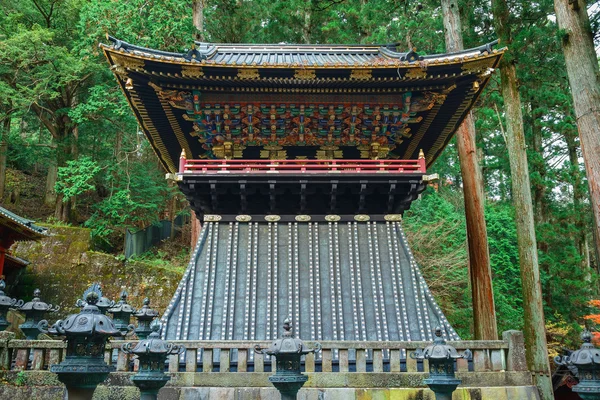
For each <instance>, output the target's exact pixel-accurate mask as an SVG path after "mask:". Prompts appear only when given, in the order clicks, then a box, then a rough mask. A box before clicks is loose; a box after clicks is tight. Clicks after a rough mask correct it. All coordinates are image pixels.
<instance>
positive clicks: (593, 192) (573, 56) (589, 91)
mask: <svg viewBox="0 0 600 400" xmlns="http://www.w3.org/2000/svg"><path fill="white" fill-rule="evenodd" d="M586 3H587V2H586V1H585V0H554V10H555V11H556V20H557V22H558V26H559V28H560V29H561V34H562V47H563V52H564V54H565V62H566V64H567V74H568V76H569V84H570V85H571V94H572V95H573V103H574V106H575V115H576V118H577V128H578V130H579V138H580V141H581V150H582V153H583V160H584V162H585V169H586V172H587V178H588V185H589V188H590V199H591V204H592V211H593V214H594V221H595V228H596V229H595V235H594V236H595V242H596V256H597V258H598V259H600V72H599V71H598V56H597V54H596V51H595V49H594V41H593V36H592V30H591V26H590V19H589V16H588V13H587V7H586Z"/></svg>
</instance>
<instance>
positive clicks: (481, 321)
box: [442, 0, 498, 340]
mask: <svg viewBox="0 0 600 400" xmlns="http://www.w3.org/2000/svg"><path fill="white" fill-rule="evenodd" d="M442 12H443V15H444V32H445V33H446V51H448V52H457V51H460V50H463V49H464V46H463V40H462V32H461V22H460V14H459V10H458V4H457V1H456V0H442ZM456 146H457V149H458V157H459V161H460V171H461V175H462V182H463V193H464V198H465V217H466V222H467V242H468V249H469V272H470V276H471V293H472V297H473V325H474V334H475V340H496V339H498V328H497V326H496V310H495V307H494V290H493V287H492V270H491V268H490V254H489V250H488V238H487V229H486V226H485V214H484V205H485V197H484V193H483V179H482V176H481V168H480V167H479V160H478V159H477V151H476V149H477V146H476V144H475V123H474V122H473V117H472V116H471V113H469V114H468V115H467V118H466V119H465V121H464V122H463V123H462V125H461V126H460V127H459V128H458V130H457V132H456Z"/></svg>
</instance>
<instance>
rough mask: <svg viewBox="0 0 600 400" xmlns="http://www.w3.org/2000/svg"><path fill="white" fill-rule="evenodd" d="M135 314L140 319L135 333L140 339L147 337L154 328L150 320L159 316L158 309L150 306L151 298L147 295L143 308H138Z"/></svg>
mask: <svg viewBox="0 0 600 400" xmlns="http://www.w3.org/2000/svg"><path fill="white" fill-rule="evenodd" d="M133 316H134V317H135V319H137V321H138V326H137V328H135V331H134V332H135V334H136V335H137V337H138V338H140V339H146V338H147V337H148V335H149V334H150V333H151V332H152V329H151V328H150V322H151V321H152V320H153V319H154V318H156V317H158V311H156V310H153V309H152V308H150V300H149V299H148V298H147V297H146V298H145V299H144V305H143V306H142V308H140V309H139V310H137V311H136V312H135V314H133Z"/></svg>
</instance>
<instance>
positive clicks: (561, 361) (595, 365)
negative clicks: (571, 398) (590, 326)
mask: <svg viewBox="0 0 600 400" xmlns="http://www.w3.org/2000/svg"><path fill="white" fill-rule="evenodd" d="M581 340H583V345H582V346H581V348H580V349H579V350H576V351H574V352H573V353H571V354H570V355H569V356H562V357H561V356H558V357H555V358H554V362H555V363H556V364H558V365H565V366H567V367H576V368H577V378H579V383H578V384H577V385H575V386H573V392H575V393H577V394H578V395H579V397H581V398H582V399H583V400H595V399H600V350H599V349H597V348H596V347H594V345H593V344H592V334H591V333H590V331H588V330H587V329H586V330H584V331H583V333H582V334H581Z"/></svg>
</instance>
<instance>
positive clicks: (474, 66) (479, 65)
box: [461, 58, 493, 74]
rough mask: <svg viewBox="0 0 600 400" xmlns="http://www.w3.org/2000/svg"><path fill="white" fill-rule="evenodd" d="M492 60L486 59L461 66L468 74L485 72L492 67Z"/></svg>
mask: <svg viewBox="0 0 600 400" xmlns="http://www.w3.org/2000/svg"><path fill="white" fill-rule="evenodd" d="M491 60H493V59H489V58H484V59H481V60H475V61H469V62H466V63H464V64H463V65H462V66H461V69H462V70H463V72H466V73H468V74H475V73H479V72H483V71H486V70H487V69H488V68H490V67H491V65H490V64H491Z"/></svg>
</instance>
